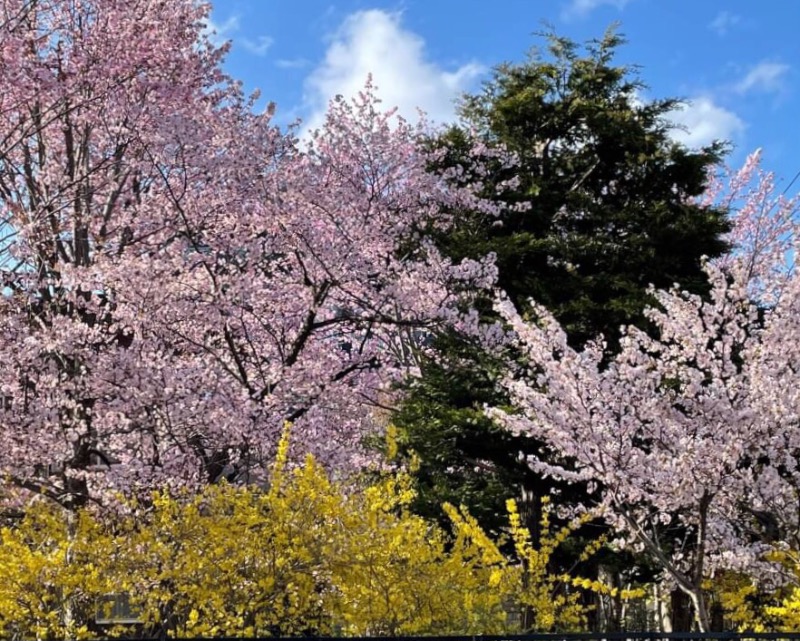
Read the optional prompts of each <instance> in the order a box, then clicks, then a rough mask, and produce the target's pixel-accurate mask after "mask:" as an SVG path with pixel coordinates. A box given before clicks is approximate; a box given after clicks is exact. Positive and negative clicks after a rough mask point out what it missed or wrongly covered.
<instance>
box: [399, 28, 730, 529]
mask: <svg viewBox="0 0 800 641" xmlns="http://www.w3.org/2000/svg"><path fill="white" fill-rule="evenodd" d="M547 41H548V48H547V52H548V55H547V56H545V57H543V56H539V55H532V56H531V57H530V58H529V59H528V60H527V61H526V62H524V63H521V64H506V65H502V66H500V67H498V68H497V69H496V71H495V73H494V75H493V77H492V79H491V80H489V82H487V83H486V85H485V87H484V90H483V91H482V92H481V93H479V94H477V95H472V96H467V97H465V98H464V100H463V103H462V107H461V116H462V119H463V124H462V125H461V126H460V127H454V128H453V129H451V130H450V131H449V132H447V133H446V134H445V135H444V136H442V137H441V138H440V139H438V140H436V141H433V142H432V144H435V145H438V146H445V148H446V149H447V154H446V159H445V161H444V162H445V163H446V164H451V165H455V164H460V165H462V167H463V168H464V170H465V171H466V172H468V173H469V172H470V171H472V170H473V168H472V167H471V166H470V165H469V164H468V161H467V160H466V159H467V157H468V154H467V153H466V149H467V145H468V144H469V143H468V140H469V136H468V135H467V133H465V132H466V131H467V130H472V131H473V132H476V133H477V135H478V136H479V137H480V138H481V139H483V140H484V141H485V142H486V143H487V144H488V145H489V146H495V145H499V146H505V147H506V148H508V149H510V150H511V151H513V152H515V153H516V154H517V155H518V156H519V166H518V167H517V168H515V169H513V170H508V169H502V168H500V167H499V166H498V167H497V171H495V172H493V173H492V174H491V175H490V176H489V177H488V178H486V179H485V182H486V193H487V194H493V193H495V186H496V185H497V184H498V183H499V182H501V181H505V180H508V179H510V178H517V179H518V181H519V183H518V185H517V186H516V187H515V188H514V189H513V190H511V191H510V192H506V193H505V194H503V195H502V196H501V198H503V200H504V201H505V202H509V203H524V202H529V203H530V208H529V209H528V210H527V211H520V212H509V213H506V214H504V215H503V216H502V218H501V219H494V218H492V217H490V216H487V215H485V214H478V213H475V212H469V211H459V212H455V217H456V221H457V224H456V229H455V230H454V231H453V232H451V233H448V234H446V235H445V234H438V235H434V239H435V241H436V243H437V244H438V245H439V247H440V248H441V249H442V250H443V251H444V252H445V253H446V254H448V255H449V256H451V257H452V258H453V259H455V260H459V259H462V258H467V257H468V258H477V257H481V256H484V255H486V254H488V253H490V252H494V253H495V254H496V256H497V265H498V268H499V286H500V287H501V288H502V289H503V290H505V291H506V292H507V293H508V295H509V296H510V297H511V299H512V300H513V301H514V302H515V304H516V305H517V306H518V307H519V308H520V309H523V310H524V309H525V308H526V305H527V303H528V300H529V299H530V298H533V299H535V300H536V301H538V302H540V303H542V304H544V305H545V306H546V307H547V308H548V309H550V310H551V311H552V312H553V314H554V315H555V316H556V318H557V319H558V320H559V321H560V322H561V323H562V325H563V326H564V328H565V330H566V331H567V333H568V336H569V339H570V341H571V343H572V344H573V345H575V346H580V345H582V344H584V343H585V342H586V341H588V340H590V339H592V338H595V337H596V336H598V335H600V334H602V335H603V336H604V337H605V339H606V341H607V343H608V350H609V353H611V352H613V350H614V349H615V348H616V345H617V341H618V338H619V328H620V326H621V325H628V324H633V325H636V326H639V327H642V328H647V324H646V320H645V318H644V315H643V310H644V309H645V307H646V306H647V305H648V304H651V303H652V300H651V298H650V297H649V295H648V291H647V290H648V286H649V285H651V284H652V285H654V286H656V287H660V288H667V287H670V286H672V285H673V284H674V283H679V284H680V285H681V287H682V288H683V289H686V290H688V291H691V292H696V293H701V294H702V293H705V292H706V291H707V287H708V285H707V282H706V279H705V275H704V273H703V271H702V269H701V264H702V258H703V257H704V256H709V257H713V256H718V255H720V254H721V253H723V252H724V251H725V249H726V245H725V243H724V241H723V239H722V236H723V234H724V233H725V232H726V231H727V230H728V223H727V218H726V212H724V211H720V210H717V209H710V208H702V207H700V206H698V205H696V204H694V203H693V202H692V198H693V197H694V196H698V195H700V194H702V192H703V190H704V188H705V184H706V177H707V172H708V171H709V170H710V169H711V168H713V167H714V166H715V165H716V164H717V163H718V162H719V161H720V158H721V156H722V155H723V153H724V146H723V145H722V144H714V145H712V146H710V147H707V148H703V149H700V150H689V149H686V148H684V147H682V146H680V145H678V144H675V143H674V142H673V141H672V140H671V139H670V136H669V133H670V125H669V123H668V122H667V120H666V117H667V115H668V112H669V111H670V110H672V109H673V108H675V107H676V106H677V105H678V104H679V103H678V102H677V101H675V100H656V101H651V102H644V101H643V100H642V99H641V94H640V92H641V90H642V88H643V85H642V84H641V83H640V81H639V80H638V78H637V76H636V75H635V70H634V69H632V68H629V67H625V66H618V65H615V64H614V63H613V58H614V55H615V51H616V49H617V48H618V47H619V46H620V45H621V44H622V43H623V40H622V38H621V37H619V36H618V35H616V34H615V33H614V32H613V31H609V32H608V33H607V34H606V35H605V36H604V37H603V38H602V39H601V40H599V41H593V42H591V43H589V44H588V45H587V46H586V48H585V51H581V50H580V48H579V47H578V46H577V45H576V44H575V43H572V42H570V41H568V40H566V39H564V38H559V37H556V36H554V35H552V34H550V35H548V36H547ZM482 311H483V313H484V317H486V318H490V317H491V308H490V305H488V304H487V305H486V306H485V308H484V309H483V310H482ZM436 349H437V353H436V356H435V357H434V358H431V359H430V361H428V362H427V363H426V364H424V365H423V368H422V370H423V376H422V378H421V380H418V381H415V382H414V383H413V384H411V387H410V390H409V392H410V393H409V395H408V397H407V400H406V401H405V403H404V405H403V406H402V407H401V408H400V410H399V412H398V413H397V415H396V416H395V423H396V425H397V426H398V428H399V429H400V434H401V438H402V445H404V447H405V448H406V449H407V450H414V451H416V452H417V453H418V454H419V456H420V458H421V461H422V468H421V470H420V484H421V494H420V504H419V506H418V507H419V509H420V510H421V511H423V512H427V513H430V514H433V513H437V509H438V508H437V506H438V505H439V504H440V503H441V501H443V500H447V501H451V502H454V503H464V504H466V505H468V506H469V508H470V510H471V511H472V512H473V514H475V515H476V516H478V517H479V519H480V520H481V521H482V522H483V524H484V525H485V526H486V527H488V528H491V529H494V528H497V527H500V526H502V524H503V522H504V507H503V502H504V500H505V498H508V497H510V496H518V495H519V491H520V488H525V489H526V490H527V491H528V492H530V493H532V494H533V495H534V496H541V494H542V493H544V492H548V493H549V492H553V491H557V492H560V493H561V494H562V499H564V500H567V496H566V494H564V493H567V494H568V493H569V492H575V491H579V488H574V487H572V488H569V487H561V488H556V487H555V486H554V484H553V481H552V479H540V478H537V477H536V476H535V475H534V474H532V473H531V472H530V471H529V470H528V469H527V467H526V466H525V464H524V462H523V460H522V456H523V455H524V454H527V453H531V452H534V451H536V450H537V448H539V447H540V445H539V444H537V443H535V442H533V441H531V440H529V439H528V440H526V439H521V438H517V437H514V436H512V435H509V434H505V433H503V432H502V431H501V430H499V429H498V428H497V427H496V426H494V425H492V423H491V422H490V421H489V420H488V419H487V418H486V417H485V416H484V415H483V413H482V407H483V406H484V404H488V405H493V406H499V405H503V404H504V402H505V401H506V399H505V398H504V397H503V395H502V393H501V392H499V390H498V386H497V377H498V376H499V372H500V366H499V363H497V362H496V361H495V360H494V359H493V358H492V357H490V356H488V355H487V354H485V353H483V352H482V351H481V349H480V348H479V347H478V346H477V345H476V344H475V343H473V342H472V341H470V340H469V339H468V338H465V337H459V336H441V337H439V338H438V339H437V343H436ZM534 511H535V510H534Z"/></svg>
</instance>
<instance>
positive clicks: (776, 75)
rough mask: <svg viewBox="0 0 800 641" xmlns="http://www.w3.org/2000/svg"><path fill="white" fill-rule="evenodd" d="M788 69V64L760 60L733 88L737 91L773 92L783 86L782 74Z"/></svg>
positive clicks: (741, 92)
mask: <svg viewBox="0 0 800 641" xmlns="http://www.w3.org/2000/svg"><path fill="white" fill-rule="evenodd" d="M788 71H789V65H786V64H781V63H778V62H767V61H764V62H760V63H759V64H757V65H756V66H755V67H753V68H752V69H750V71H748V72H747V74H746V75H745V77H744V78H742V79H741V80H740V81H739V82H738V83H736V86H735V87H734V90H735V91H736V92H737V93H740V94H743V93H749V92H753V91H760V92H762V93H774V92H778V91H781V89H783V88H784V84H783V76H784V75H785V74H786V73H787V72H788Z"/></svg>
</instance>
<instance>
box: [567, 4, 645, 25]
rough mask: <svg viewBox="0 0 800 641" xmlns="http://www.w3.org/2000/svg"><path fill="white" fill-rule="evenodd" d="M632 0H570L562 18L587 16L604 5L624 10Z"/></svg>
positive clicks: (569, 18) (570, 18)
mask: <svg viewBox="0 0 800 641" xmlns="http://www.w3.org/2000/svg"><path fill="white" fill-rule="evenodd" d="M629 2H631V0H570V1H569V4H567V5H566V6H565V7H564V8H563V9H562V11H561V19H562V20H572V19H575V18H585V17H586V16H588V15H589V14H590V13H591V12H592V11H594V10H595V9H597V8H598V7H602V6H611V7H615V8H616V9H617V10H618V11H622V10H623V9H624V8H625V5H627V4H628V3H629Z"/></svg>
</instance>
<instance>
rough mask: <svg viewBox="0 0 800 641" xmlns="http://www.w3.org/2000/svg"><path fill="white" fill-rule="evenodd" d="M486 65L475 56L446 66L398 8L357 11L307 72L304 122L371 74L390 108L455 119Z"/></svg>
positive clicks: (315, 122)
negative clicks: (406, 23)
mask: <svg viewBox="0 0 800 641" xmlns="http://www.w3.org/2000/svg"><path fill="white" fill-rule="evenodd" d="M484 71H485V69H484V67H483V66H481V65H479V64H477V63H474V62H471V63H468V64H465V65H462V66H461V67H459V68H457V69H455V70H453V71H448V70H446V69H445V68H443V67H442V66H440V65H439V64H437V63H436V62H433V61H431V60H429V59H428V58H427V57H426V51H425V42H424V40H423V39H422V38H421V37H420V36H418V35H417V34H415V33H412V32H411V31H408V30H406V29H404V28H403V27H402V25H401V17H400V14H398V13H388V12H385V11H381V10H377V9H372V10H369V11H359V12H357V13H354V14H351V15H350V16H348V17H347V18H346V19H345V21H344V22H343V24H342V25H341V26H340V27H339V29H338V30H337V31H336V33H335V34H333V37H332V38H331V42H330V44H329V46H328V50H327V52H326V53H325V59H324V60H323V61H322V62H321V63H320V64H319V66H317V68H316V69H314V70H313V71H312V72H311V73H310V74H309V76H308V77H307V78H306V82H305V100H306V110H307V112H309V116H308V118H307V119H306V123H307V125H306V128H307V130H313V129H315V128H317V127H319V126H320V125H321V124H322V121H323V118H324V114H325V111H326V109H327V105H328V102H329V101H330V100H331V99H332V98H333V97H334V96H336V95H342V96H344V97H346V98H349V97H352V96H355V95H356V94H357V93H358V92H359V91H361V90H362V89H363V88H364V83H365V82H366V80H367V77H368V76H369V74H372V78H373V82H374V83H375V85H376V86H377V87H378V91H377V93H378V95H379V97H380V98H381V100H382V101H383V104H384V106H385V107H386V108H387V109H389V108H392V107H397V108H398V109H399V111H400V113H401V114H402V115H404V116H405V117H406V118H408V119H410V120H413V119H415V118H416V113H417V109H422V110H423V111H424V112H426V113H427V115H428V117H429V118H430V119H431V120H432V121H434V122H438V123H443V122H448V121H452V120H453V118H454V115H455V105H454V101H455V99H456V98H457V97H458V96H459V95H460V94H461V93H463V92H464V91H466V90H467V89H469V88H470V86H471V85H472V84H473V83H474V81H475V80H476V79H477V78H478V77H479V76H480V75H481V74H482V73H483V72H484Z"/></svg>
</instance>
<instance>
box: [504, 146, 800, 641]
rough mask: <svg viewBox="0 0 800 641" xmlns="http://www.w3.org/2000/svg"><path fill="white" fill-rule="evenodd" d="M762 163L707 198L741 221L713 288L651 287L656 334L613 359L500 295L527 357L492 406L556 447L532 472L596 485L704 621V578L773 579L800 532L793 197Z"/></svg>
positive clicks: (627, 531)
mask: <svg viewBox="0 0 800 641" xmlns="http://www.w3.org/2000/svg"><path fill="white" fill-rule="evenodd" d="M758 163H759V159H758V156H757V155H754V156H752V157H751V158H749V159H748V162H747V163H746V164H745V166H744V168H743V169H742V170H741V171H739V172H735V173H733V174H732V175H731V176H729V180H728V181H727V184H724V185H723V186H722V187H720V185H719V184H717V185H715V186H714V187H713V189H712V191H711V192H710V193H709V194H708V195H707V197H708V198H710V199H719V200H722V199H724V200H725V202H726V204H727V205H728V206H730V207H731V208H732V214H733V220H734V224H735V227H734V230H733V232H732V234H731V241H732V242H733V244H734V246H733V249H732V251H731V253H730V255H728V256H726V257H725V258H724V259H723V260H720V261H718V262H717V263H714V264H708V265H707V267H706V269H707V273H708V275H709V279H710V282H711V285H712V289H711V292H710V295H709V296H708V297H707V298H702V297H699V296H696V295H690V294H688V293H686V292H682V291H680V290H678V289H675V290H672V291H659V292H654V294H655V296H656V298H657V301H658V303H659V305H660V308H659V309H653V310H651V311H650V313H649V314H650V318H651V319H652V321H653V322H654V324H655V326H656V327H657V330H658V331H657V337H656V338H654V337H651V336H648V335H647V334H645V333H643V332H641V331H639V330H637V329H635V328H629V329H628V330H627V332H626V333H625V335H624V338H623V340H622V349H621V352H620V353H619V355H618V356H616V357H615V358H614V359H613V360H612V361H611V362H610V363H607V362H606V359H605V352H604V349H603V343H602V339H599V340H597V341H595V342H594V343H592V344H590V345H589V346H587V347H586V348H585V349H584V350H583V351H580V352H578V351H575V350H573V349H572V348H570V347H569V345H568V343H567V339H566V336H565V334H564V332H563V330H562V329H561V328H560V327H559V326H558V324H557V323H556V321H555V320H554V319H553V318H552V316H551V315H550V314H549V313H548V312H547V311H546V310H545V309H544V308H543V307H541V306H537V307H536V308H535V314H536V319H535V320H534V321H533V322H530V321H526V320H523V319H522V318H521V317H520V316H519V314H518V313H517V312H516V310H515V309H514V308H513V305H511V304H510V303H509V302H508V301H507V300H504V299H502V298H500V299H499V300H498V304H497V307H498V309H499V311H500V312H502V314H503V316H504V317H505V319H506V320H507V321H508V322H509V324H510V325H511V327H512V329H513V335H514V336H515V340H516V342H517V343H518V344H519V346H520V347H521V349H522V350H523V351H524V353H525V354H526V355H527V357H528V362H529V367H528V369H519V368H517V369H516V371H512V372H511V373H510V375H509V376H508V378H507V380H506V385H507V387H508V390H509V392H510V394H511V396H512V398H513V400H514V405H515V407H514V410H513V411H508V412H505V411H500V410H492V414H493V415H494V416H496V417H498V418H499V419H500V420H501V421H502V422H503V423H504V424H505V425H506V426H507V427H508V428H510V429H512V430H514V431H516V432H520V433H525V434H530V435H534V436H536V437H537V438H539V439H542V440H543V441H544V442H545V443H546V444H547V445H548V446H549V448H550V450H551V452H552V453H553V455H554V457H553V459H548V460H547V461H545V460H538V459H535V458H532V459H530V461H529V463H530V465H531V467H532V468H533V469H535V470H537V471H539V472H540V473H542V474H552V475H555V476H559V477H562V478H566V479H573V480H581V481H584V482H587V483H589V486H590V487H593V488H594V489H593V495H594V496H595V497H596V503H595V504H593V505H591V506H585V507H587V508H592V509H597V510H599V511H600V512H602V513H604V514H605V516H606V518H607V519H609V521H610V522H611V523H612V524H613V525H615V526H616V527H617V528H618V529H619V531H620V533H622V534H624V535H626V536H627V540H628V541H629V542H630V543H632V544H634V545H636V546H637V547H639V548H643V549H644V550H645V551H647V552H648V553H649V554H650V555H651V556H652V557H653V558H654V559H656V560H657V562H658V563H659V564H660V565H661V567H662V568H663V569H664V570H665V571H666V573H667V574H668V576H669V577H670V578H671V579H672V580H673V581H674V582H675V583H676V584H677V586H678V587H679V588H680V589H681V590H682V591H684V592H685V593H686V594H687V595H688V596H689V598H690V599H691V601H692V603H693V605H694V610H695V617H696V623H697V626H698V628H699V629H700V630H702V631H707V630H708V629H709V626H710V617H709V612H708V605H707V603H706V600H705V597H704V591H703V582H704V580H706V579H707V578H709V577H712V576H713V574H714V572H715V571H716V570H718V569H731V568H733V569H747V568H751V569H752V568H753V566H754V565H759V572H760V573H762V574H761V576H762V577H764V576H766V575H768V574H769V573H770V572H772V573H773V574H774V573H775V572H777V568H770V567H769V566H768V565H767V564H766V563H765V562H764V556H763V555H764V551H765V550H766V549H768V547H769V546H771V545H792V546H797V545H798V542H800V539H798V533H800V509H799V508H798V505H800V470H798V453H800V420H798V419H799V418H800V392H799V391H798V390H800V378H799V377H798V366H797V363H798V362H800V327H798V323H797V318H798V312H799V311H800V279H798V278H797V274H796V271H795V267H794V258H795V256H796V252H797V242H798V234H797V231H798V226H797V225H798V215H797V214H798V207H797V205H798V200H797V199H796V198H795V199H791V198H786V197H785V196H783V195H782V194H778V192H777V187H776V185H775V181H774V178H773V176H772V175H771V174H769V173H766V172H763V171H760V170H759V168H758V167H759V165H758ZM676 533H677V534H676ZM764 573H766V574H764Z"/></svg>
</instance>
